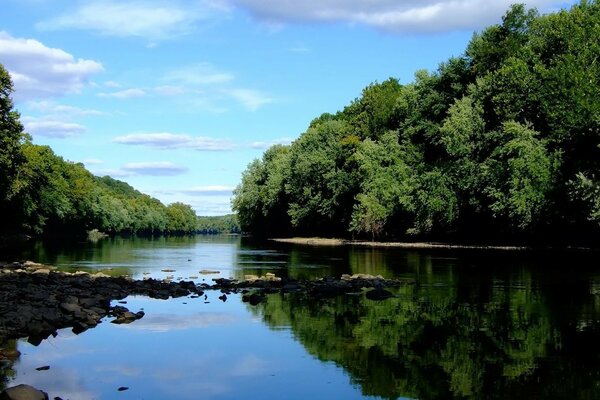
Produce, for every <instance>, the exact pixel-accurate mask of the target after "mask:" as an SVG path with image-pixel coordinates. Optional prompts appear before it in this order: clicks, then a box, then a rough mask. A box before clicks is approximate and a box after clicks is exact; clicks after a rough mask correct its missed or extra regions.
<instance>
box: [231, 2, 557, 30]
mask: <svg viewBox="0 0 600 400" xmlns="http://www.w3.org/2000/svg"><path fill="white" fill-rule="evenodd" d="M231 2H232V4H234V5H236V6H238V7H240V8H242V9H245V10H247V11H248V12H250V14H251V15H253V16H254V17H255V18H257V19H259V20H262V21H264V22H267V23H269V24H286V23H306V22H324V23H327V22H345V23H350V24H360V25H367V26H371V27H374V28H378V29H382V30H386V31H392V32H402V33H434V32H448V31H456V30H475V29H479V28H482V27H484V26H486V25H489V24H491V23H497V22H498V21H499V18H500V17H501V16H502V15H503V14H504V13H505V12H506V10H507V9H508V8H509V6H510V5H511V4H513V3H514V1H513V0H404V1H398V0H373V1H364V0H298V1H280V0H266V1H265V0H231ZM560 4H561V2H559V1H556V0H533V1H527V5H528V6H530V7H539V8H540V9H549V8H552V7H554V6H556V5H560Z"/></svg>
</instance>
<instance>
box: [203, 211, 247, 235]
mask: <svg viewBox="0 0 600 400" xmlns="http://www.w3.org/2000/svg"><path fill="white" fill-rule="evenodd" d="M196 231H197V232H198V233H202V234H208V235H215V234H227V233H241V230H240V225H239V223H238V220H237V215H235V214H228V215H219V216H214V217H206V216H201V217H198V225H197V227H196Z"/></svg>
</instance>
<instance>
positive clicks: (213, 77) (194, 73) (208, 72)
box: [165, 62, 235, 86]
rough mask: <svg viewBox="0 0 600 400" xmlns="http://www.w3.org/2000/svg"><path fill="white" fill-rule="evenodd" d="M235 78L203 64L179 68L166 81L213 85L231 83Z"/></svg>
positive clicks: (209, 64) (208, 64) (167, 75)
mask: <svg viewBox="0 0 600 400" xmlns="http://www.w3.org/2000/svg"><path fill="white" fill-rule="evenodd" d="M234 79H235V76H234V75H233V74H231V73H229V72H226V71H220V70H218V69H217V68H216V67H215V66H214V65H213V64H211V63H208V62H201V63H196V64H192V65H188V66H185V67H181V68H177V69H174V70H172V71H170V72H169V73H167V74H166V76H165V80H167V81H171V82H177V83H180V84H184V85H200V86H202V85H212V84H223V83H225V82H231V81H233V80H234Z"/></svg>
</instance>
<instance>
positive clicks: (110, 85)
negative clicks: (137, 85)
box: [102, 81, 121, 88]
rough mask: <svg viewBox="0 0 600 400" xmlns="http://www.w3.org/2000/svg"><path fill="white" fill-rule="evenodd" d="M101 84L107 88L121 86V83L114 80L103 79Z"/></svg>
mask: <svg viewBox="0 0 600 400" xmlns="http://www.w3.org/2000/svg"><path fill="white" fill-rule="evenodd" d="M102 84H103V85H104V86H106V87H109V88H120V87H121V84H120V83H119V82H115V81H105V82H103V83H102Z"/></svg>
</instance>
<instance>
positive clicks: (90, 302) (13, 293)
mask: <svg viewBox="0 0 600 400" xmlns="http://www.w3.org/2000/svg"><path fill="white" fill-rule="evenodd" d="M411 283H414V282H413V281H405V280H391V279H384V278H382V277H381V276H371V275H364V274H356V275H352V276H350V275H343V276H341V277H339V278H334V277H325V278H321V279H315V280H302V281H300V280H292V279H282V278H279V277H276V276H275V275H273V274H268V273H267V274H266V275H265V276H262V277H259V276H255V275H247V276H246V277H245V279H244V280H240V281H238V280H235V279H225V278H217V279H213V283H212V284H208V283H199V284H197V283H195V282H194V281H185V280H181V281H178V282H173V281H170V280H156V279H143V280H133V279H129V278H125V277H110V276H107V275H105V274H102V273H96V274H89V273H86V272H81V271H80V272H75V273H67V272H59V271H57V270H56V268H54V267H52V266H46V265H42V264H37V263H34V262H31V261H26V262H23V263H18V262H15V263H10V264H5V265H4V266H2V267H0V350H2V343H4V342H5V341H6V340H7V339H14V338H22V337H27V338H28V341H29V342H30V343H32V344H39V343H40V342H41V341H42V340H44V339H45V338H47V337H48V336H50V335H55V334H56V331H57V330H58V329H62V328H72V330H73V332H74V333H76V334H79V333H82V332H84V331H86V330H87V329H90V328H93V327H95V326H96V325H98V324H99V323H101V322H102V321H103V320H104V319H105V318H107V317H110V318H113V319H112V321H111V322H112V323H117V324H121V323H131V322H133V321H135V320H137V319H140V318H143V317H144V312H143V311H141V310H140V311H137V312H131V311H129V310H128V309H127V308H126V307H125V306H124V305H123V304H124V302H123V301H122V300H123V299H125V298H126V297H127V296H130V295H142V296H148V297H150V298H155V299H165V300H166V299H169V298H177V297H184V296H187V297H189V298H190V299H198V300H202V301H206V299H207V295H206V293H205V292H207V291H220V294H221V295H220V296H219V300H221V301H226V300H227V295H228V294H231V293H241V294H242V301H244V302H247V303H249V304H251V305H257V304H259V303H261V302H262V301H266V300H267V297H268V295H269V294H273V293H286V292H300V293H302V294H305V295H306V296H307V297H309V298H311V299H318V298H322V297H333V296H338V295H344V294H350V293H361V292H362V290H363V289H364V288H371V290H370V291H368V292H367V293H366V296H367V298H369V299H372V300H382V299H385V298H387V297H389V296H390V295H391V294H390V293H389V292H387V291H386V290H385V289H384V288H386V287H394V286H400V285H405V284H411ZM115 301H116V302H117V304H116V305H115V304H114V302H115ZM0 353H1V351H0Z"/></svg>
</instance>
